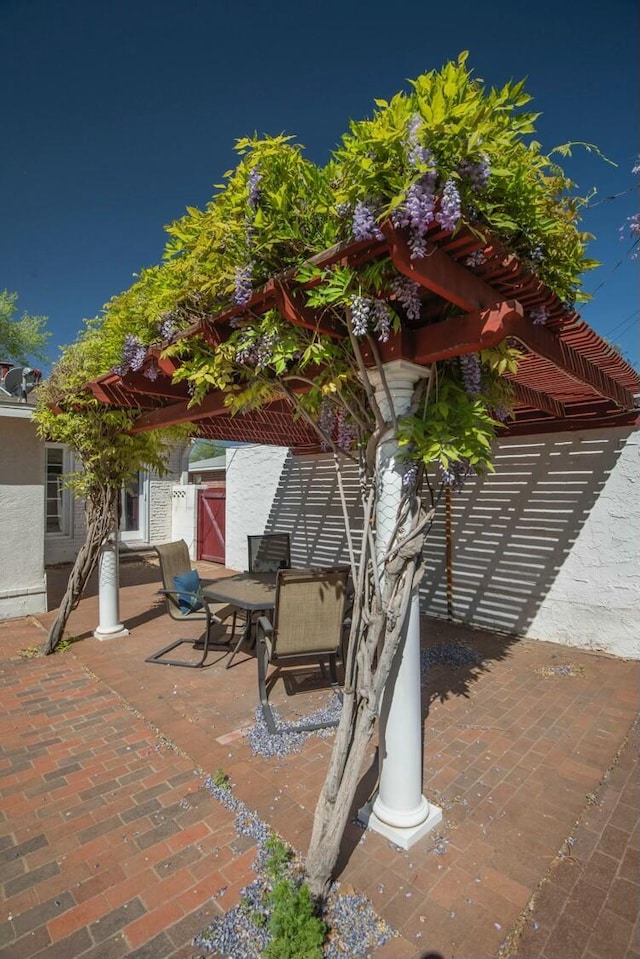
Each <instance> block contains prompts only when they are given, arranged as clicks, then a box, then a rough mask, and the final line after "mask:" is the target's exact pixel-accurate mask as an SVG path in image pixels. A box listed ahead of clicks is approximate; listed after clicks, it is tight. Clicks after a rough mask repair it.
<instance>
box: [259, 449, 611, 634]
mask: <svg viewBox="0 0 640 959" xmlns="http://www.w3.org/2000/svg"><path fill="white" fill-rule="evenodd" d="M625 440H626V435H621V434H620V432H619V431H616V432H615V433H613V432H612V433H608V434H606V433H603V434H599V433H596V432H593V433H591V432H589V433H583V434H569V433H562V434H556V435H555V436H548V437H531V438H529V437H523V438H518V439H514V440H508V441H504V442H503V443H502V444H501V445H500V447H499V449H498V453H497V455H496V460H495V467H496V473H495V474H490V475H489V476H487V477H485V478H484V479H479V478H478V479H476V480H475V481H471V482H469V483H468V485H467V487H466V489H465V490H464V491H463V492H462V493H459V494H454V495H453V497H452V506H453V522H452V531H453V533H452V539H453V615H454V618H455V619H456V620H460V621H463V622H466V623H469V624H472V625H475V626H481V627H488V628H493V629H500V630H503V631H505V632H508V633H516V634H519V635H523V634H525V633H526V631H527V628H528V626H529V625H530V624H531V622H532V621H533V619H534V618H535V615H536V612H537V610H538V609H539V607H540V605H541V603H542V602H543V601H544V599H545V597H546V595H547V594H548V592H549V590H550V588H551V587H552V585H553V583H554V581H555V579H556V577H557V575H558V571H559V570H560V569H561V567H562V565H563V563H564V562H565V560H566V558H567V556H568V554H569V553H570V552H571V549H572V547H573V545H574V543H575V542H576V540H577V538H578V536H579V534H580V532H581V530H582V528H583V527H584V524H585V522H586V521H587V519H588V517H589V514H590V512H591V510H592V508H593V506H594V504H595V503H596V502H597V500H598V497H599V495H600V493H601V491H602V488H603V486H604V484H605V483H606V481H607V478H608V477H609V474H610V473H611V472H612V470H613V469H614V467H615V465H616V463H617V461H618V458H619V456H620V454H621V451H622V449H623V447H624V445H625ZM343 483H344V490H345V497H346V500H347V504H348V509H349V515H350V517H351V523H352V529H353V530H354V531H355V541H354V545H355V546H356V547H357V545H358V540H359V532H358V531H359V530H360V529H361V526H362V510H361V506H360V495H359V494H360V490H359V484H358V473H357V468H356V467H355V466H353V465H352V464H350V463H345V465H344V470H343ZM267 531H272V532H275V531H277V532H288V533H289V534H290V536H291V544H292V546H291V561H292V564H293V565H294V566H311V565H322V566H327V565H332V564H334V563H344V562H348V561H349V551H348V546H347V537H346V533H345V529H344V523H343V519H342V509H341V505H340V496H339V489H338V481H337V477H336V472H335V468H334V465H333V460H332V458H331V456H328V455H319V456H318V455H316V456H301V457H295V456H289V457H288V458H287V460H286V462H285V464H284V467H283V470H282V474H281V477H280V482H279V485H278V489H277V491H276V495H275V497H274V501H273V504H272V508H271V512H270V515H269V521H268V524H267ZM445 547H446V542H445V527H444V504H443V503H442V504H441V506H440V511H439V514H438V516H437V517H436V520H435V522H434V524H433V527H432V530H431V534H430V536H429V539H428V540H427V545H426V549H425V562H426V572H425V576H424V579H423V581H422V588H421V591H420V598H421V603H420V605H421V610H422V612H423V613H426V614H427V615H430V616H437V617H442V618H446V616H447V595H446V549H445Z"/></svg>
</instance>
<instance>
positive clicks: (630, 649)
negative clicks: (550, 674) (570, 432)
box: [528, 432, 640, 659]
mask: <svg viewBox="0 0 640 959" xmlns="http://www.w3.org/2000/svg"><path fill="white" fill-rule="evenodd" d="M620 438H621V439H622V440H623V445H622V447H621V451H620V456H619V458H618V460H617V462H616V463H615V466H614V468H613V469H612V470H611V471H610V473H609V475H608V476H607V478H606V481H605V484H604V486H603V488H602V490H601V491H600V493H599V495H598V497H597V499H596V500H595V502H594V504H593V506H592V507H591V509H590V511H589V517H588V520H587V522H586V523H585V524H584V526H583V527H582V529H581V530H580V532H579V533H578V536H577V539H576V540H575V543H574V544H573V545H572V548H571V551H570V552H569V554H568V555H567V557H566V559H565V561H564V563H563V564H562V566H561V567H560V569H559V571H558V575H557V577H556V579H555V580H554V582H553V583H552V585H551V588H550V589H549V591H548V592H547V594H546V596H545V598H544V602H543V603H542V605H541V606H540V608H539V609H538V611H537V613H536V615H535V617H534V619H533V622H532V623H531V625H530V626H529V629H528V635H530V636H542V637H545V636H549V635H550V634H553V637H554V639H555V641H556V642H561V643H566V644H567V645H569V646H581V647H584V646H586V647H588V648H590V649H602V650H606V651H607V652H610V653H615V654H616V655H618V656H624V657H629V658H633V659H640V432H636V433H633V434H631V435H630V436H628V437H623V436H622V434H620ZM588 443H589V438H588V436H587V435H585V436H584V437H582V438H581V443H580V447H581V449H582V453H581V454H580V455H582V456H593V455H594V453H593V451H592V452H591V453H590V452H589V450H588Z"/></svg>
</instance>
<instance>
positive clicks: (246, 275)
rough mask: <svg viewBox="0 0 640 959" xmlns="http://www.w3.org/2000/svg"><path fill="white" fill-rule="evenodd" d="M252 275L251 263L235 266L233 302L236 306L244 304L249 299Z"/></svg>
mask: <svg viewBox="0 0 640 959" xmlns="http://www.w3.org/2000/svg"><path fill="white" fill-rule="evenodd" d="M252 276H253V267H252V265H251V263H248V264H247V265H246V266H237V267H236V272H235V291H234V294H233V302H234V303H235V304H236V306H246V305H247V303H248V302H249V300H250V299H251V293H252V292H253V289H252V286H251V282H252Z"/></svg>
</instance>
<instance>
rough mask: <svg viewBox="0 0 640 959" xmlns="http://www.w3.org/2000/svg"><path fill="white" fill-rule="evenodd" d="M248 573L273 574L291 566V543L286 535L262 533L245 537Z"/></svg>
mask: <svg viewBox="0 0 640 959" xmlns="http://www.w3.org/2000/svg"><path fill="white" fill-rule="evenodd" d="M247 553H248V557H249V572H250V573H275V572H277V570H279V569H288V568H289V567H290V566H291V541H290V539H289V534H288V533H262V534H261V535H260V536H247Z"/></svg>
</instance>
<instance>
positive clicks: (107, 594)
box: [93, 534, 129, 639]
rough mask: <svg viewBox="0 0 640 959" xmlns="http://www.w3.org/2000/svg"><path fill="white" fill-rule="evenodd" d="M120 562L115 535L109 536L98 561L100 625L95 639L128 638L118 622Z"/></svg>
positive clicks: (126, 630)
mask: <svg viewBox="0 0 640 959" xmlns="http://www.w3.org/2000/svg"><path fill="white" fill-rule="evenodd" d="M119 591H120V562H119V559H118V538H117V534H111V535H110V536H109V538H108V539H106V540H105V542H104V543H103V544H102V546H101V547H100V557H99V559H98V607H99V617H100V623H99V625H98V626H97V627H96V629H95V631H94V633H93V635H94V636H95V638H96V639H117V638H118V637H119V636H128V635H129V630H128V629H125V627H124V626H123V625H122V623H121V622H120V592H119Z"/></svg>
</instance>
